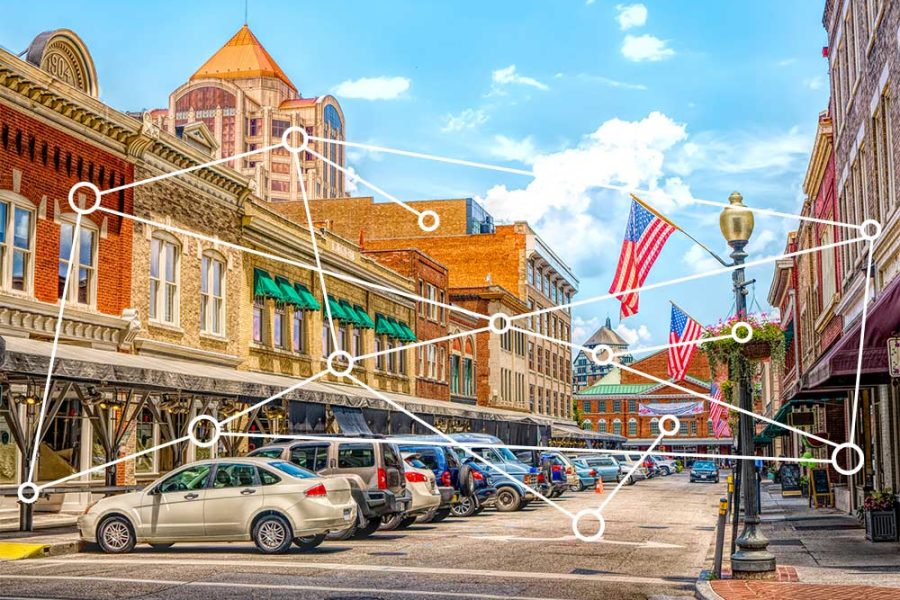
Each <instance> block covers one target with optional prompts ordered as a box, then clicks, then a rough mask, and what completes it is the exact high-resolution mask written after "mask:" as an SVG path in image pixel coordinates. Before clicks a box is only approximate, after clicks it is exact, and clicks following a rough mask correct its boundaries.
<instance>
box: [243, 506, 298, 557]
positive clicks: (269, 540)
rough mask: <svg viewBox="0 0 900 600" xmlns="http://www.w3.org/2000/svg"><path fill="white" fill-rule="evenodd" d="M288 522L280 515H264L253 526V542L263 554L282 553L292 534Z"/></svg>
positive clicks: (285, 549)
mask: <svg viewBox="0 0 900 600" xmlns="http://www.w3.org/2000/svg"><path fill="white" fill-rule="evenodd" d="M291 534H292V532H291V526H290V524H289V523H288V522H287V521H286V520H285V519H284V517H282V516H281V515H265V516H264V517H262V518H260V519H259V520H257V521H256V524H255V525H254V526H253V534H252V535H253V542H254V543H255V544H256V547H257V548H259V551H260V552H262V553H263V554H283V553H285V552H287V550H288V548H290V547H291V542H292V541H293V540H294V536H293V535H291Z"/></svg>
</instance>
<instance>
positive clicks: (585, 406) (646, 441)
mask: <svg viewBox="0 0 900 600" xmlns="http://www.w3.org/2000/svg"><path fill="white" fill-rule="evenodd" d="M632 367H633V368H634V369H635V370H637V371H640V372H641V373H646V374H648V375H652V376H654V377H657V378H660V379H664V380H668V381H671V379H669V376H668V366H667V352H666V351H665V350H664V351H661V352H656V353H654V354H652V355H650V356H648V357H646V358H643V359H641V360H638V361H635V362H634V364H633V365H632ZM710 379H711V375H710V368H709V362H708V361H707V359H706V355H705V354H703V353H702V352H697V353H695V354H694V356H693V358H692V359H691V363H690V366H689V367H688V370H687V375H686V377H685V380H684V381H682V382H680V383H679V385H680V386H682V387H685V388H687V389H689V390H691V391H694V392H697V393H700V394H703V395H704V396H708V395H709V391H710ZM575 401H576V402H577V403H578V404H579V405H580V406H579V407H580V409H581V414H582V419H584V420H585V421H587V422H589V423H590V427H591V428H592V429H595V430H596V431H599V432H608V433H613V434H616V435H624V436H626V437H627V438H628V441H627V442H625V447H626V448H635V449H643V450H646V449H647V448H648V447H649V446H650V444H651V443H652V442H653V441H654V439H655V438H656V436H658V435H659V419H660V417H661V416H662V415H665V414H675V415H677V416H678V419H679V421H680V422H681V429H680V430H679V433H678V435H676V436H674V437H666V438H665V439H664V440H663V443H662V444H661V445H660V446H659V448H660V450H662V451H669V452H699V453H708V454H728V453H730V448H731V445H732V442H733V440H732V439H731V438H716V437H715V436H714V435H713V434H712V431H711V425H710V422H709V401H708V400H703V399H701V398H698V397H697V396H694V395H691V394H688V393H686V392H682V391H680V390H676V389H674V388H671V387H669V386H667V385H664V384H661V383H657V382H655V381H651V380H649V379H647V378H646V377H643V376H642V375H640V374H639V373H633V372H631V371H630V370H628V371H626V370H622V369H619V368H615V369H614V370H613V371H612V372H610V373H609V374H608V375H607V376H606V377H604V378H603V379H601V380H600V381H599V382H597V383H595V384H594V385H592V386H590V387H588V388H586V389H584V390H582V391H581V392H578V393H576V394H575ZM642 413H644V414H642ZM688 460H691V459H688Z"/></svg>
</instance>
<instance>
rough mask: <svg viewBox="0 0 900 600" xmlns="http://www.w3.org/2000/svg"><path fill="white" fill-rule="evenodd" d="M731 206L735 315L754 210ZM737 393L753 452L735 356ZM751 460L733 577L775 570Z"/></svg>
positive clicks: (746, 389)
mask: <svg viewBox="0 0 900 600" xmlns="http://www.w3.org/2000/svg"><path fill="white" fill-rule="evenodd" d="M728 202H729V203H730V206H727V207H725V208H724V209H723V210H722V214H721V215H720V216H719V227H720V228H721V230H722V235H723V236H725V240H726V241H727V242H728V245H729V246H730V247H731V258H732V260H733V261H734V263H733V264H734V266H738V268H736V269H735V270H734V271H733V272H732V275H731V278H732V281H733V283H734V305H735V311H736V312H737V314H738V315H742V314H746V312H747V298H746V297H747V285H748V283H749V282H747V281H745V279H744V268H743V267H740V266H739V265H743V264H744V261H745V260H746V258H747V252H746V251H745V250H744V248H745V247H746V246H747V242H748V241H749V240H750V236H751V235H752V234H753V213H752V212H751V211H750V209H748V208H746V207H745V206H744V203H743V197H742V196H741V195H740V194H739V193H737V192H733V193H732V194H731V195H730V196H729V197H728ZM737 364H738V372H737V383H738V395H739V400H740V402H739V406H740V407H741V409H742V410H744V411H746V412H742V413H741V415H740V429H739V436H740V437H739V441H740V453H741V455H743V456H751V455H752V454H753V419H752V418H751V417H750V412H751V411H752V410H753V404H752V402H753V400H752V397H751V393H750V373H749V369H748V368H747V359H745V358H744V357H743V356H741V357H739V358H738V361H737ZM754 469H755V464H754V461H751V460H749V459H744V460H742V461H741V483H742V485H741V487H742V488H743V492H744V530H743V531H742V532H741V535H740V537H738V539H737V541H736V545H737V551H736V552H735V553H734V554H732V555H731V572H732V573H733V574H734V575H735V577H744V578H750V577H761V576H765V575H766V574H767V573H771V572H773V571H775V556H773V555H772V553H771V552H769V551H768V550H767V547H768V545H769V540H768V539H766V536H764V535H763V534H762V532H761V531H760V529H759V492H758V490H757V487H756V485H754V483H753V481H754V478H755V473H754Z"/></svg>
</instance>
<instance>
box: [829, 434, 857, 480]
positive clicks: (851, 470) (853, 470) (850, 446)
mask: <svg viewBox="0 0 900 600" xmlns="http://www.w3.org/2000/svg"><path fill="white" fill-rule="evenodd" d="M842 450H853V453H854V454H855V455H856V456H855V460H854V458H853V455H852V454H851V455H849V457H848V462H849V463H850V464H851V465H853V466H851V467H850V468H849V469H845V468H844V467H842V466H841V465H840V463H838V453H839V452H841V451H842ZM864 460H865V456H864V455H863V451H862V448H860V447H859V446H858V445H856V444H854V443H852V442H844V443H843V444H838V445H837V446H835V448H834V450H833V451H832V452H831V465H832V466H833V467H834V470H835V471H837V472H838V473H840V474H841V475H853V474H855V473H858V472H859V470H860V469H862V468H863V461H864Z"/></svg>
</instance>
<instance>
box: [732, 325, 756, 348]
mask: <svg viewBox="0 0 900 600" xmlns="http://www.w3.org/2000/svg"><path fill="white" fill-rule="evenodd" d="M731 337H733V338H734V341H736V342H737V343H738V344H746V343H747V342H749V341H750V340H752V339H753V327H751V326H750V323H748V322H746V321H738V322H737V323H735V324H734V325H732V326H731Z"/></svg>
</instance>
